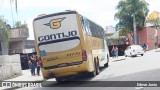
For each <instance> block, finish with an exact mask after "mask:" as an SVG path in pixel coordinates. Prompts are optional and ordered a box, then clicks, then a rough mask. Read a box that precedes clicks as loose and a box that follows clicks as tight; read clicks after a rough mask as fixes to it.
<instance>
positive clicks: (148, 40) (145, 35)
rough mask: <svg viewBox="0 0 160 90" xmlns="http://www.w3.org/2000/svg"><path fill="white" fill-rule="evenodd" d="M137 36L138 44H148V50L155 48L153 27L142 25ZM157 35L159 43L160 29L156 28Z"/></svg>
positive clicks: (159, 42)
mask: <svg viewBox="0 0 160 90" xmlns="http://www.w3.org/2000/svg"><path fill="white" fill-rule="evenodd" d="M137 34H138V36H139V38H140V39H139V43H140V45H142V44H144V43H145V44H147V45H148V50H151V49H154V48H155V36H154V35H155V29H153V28H151V27H144V28H143V29H142V30H140V31H138V32H137ZM158 37H159V41H158V44H160V30H158Z"/></svg>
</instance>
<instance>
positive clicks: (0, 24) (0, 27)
mask: <svg viewBox="0 0 160 90" xmlns="http://www.w3.org/2000/svg"><path fill="white" fill-rule="evenodd" d="M0 30H2V32H3V34H2V37H3V38H4V41H5V42H6V45H7V46H8V47H9V39H10V38H9V32H8V28H7V26H6V24H5V22H4V20H3V18H1V17H0Z"/></svg>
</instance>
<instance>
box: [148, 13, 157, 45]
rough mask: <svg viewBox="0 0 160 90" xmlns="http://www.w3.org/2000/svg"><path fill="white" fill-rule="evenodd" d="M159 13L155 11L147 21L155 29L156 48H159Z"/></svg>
mask: <svg viewBox="0 0 160 90" xmlns="http://www.w3.org/2000/svg"><path fill="white" fill-rule="evenodd" d="M158 15H159V13H158V12H156V11H154V12H152V13H151V14H150V15H149V16H148V17H147V19H146V23H150V24H152V27H153V28H155V29H156V30H155V46H156V48H158V31H157V30H158V29H160V17H159V16H158Z"/></svg>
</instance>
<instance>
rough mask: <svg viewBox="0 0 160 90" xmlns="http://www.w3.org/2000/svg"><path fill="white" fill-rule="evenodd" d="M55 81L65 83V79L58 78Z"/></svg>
mask: <svg viewBox="0 0 160 90" xmlns="http://www.w3.org/2000/svg"><path fill="white" fill-rule="evenodd" d="M55 79H56V81H57V82H58V83H61V82H63V78H61V77H56V78H55Z"/></svg>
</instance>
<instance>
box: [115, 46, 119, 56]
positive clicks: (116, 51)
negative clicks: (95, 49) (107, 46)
mask: <svg viewBox="0 0 160 90" xmlns="http://www.w3.org/2000/svg"><path fill="white" fill-rule="evenodd" d="M115 57H116V58H118V47H117V46H116V47H115Z"/></svg>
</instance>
